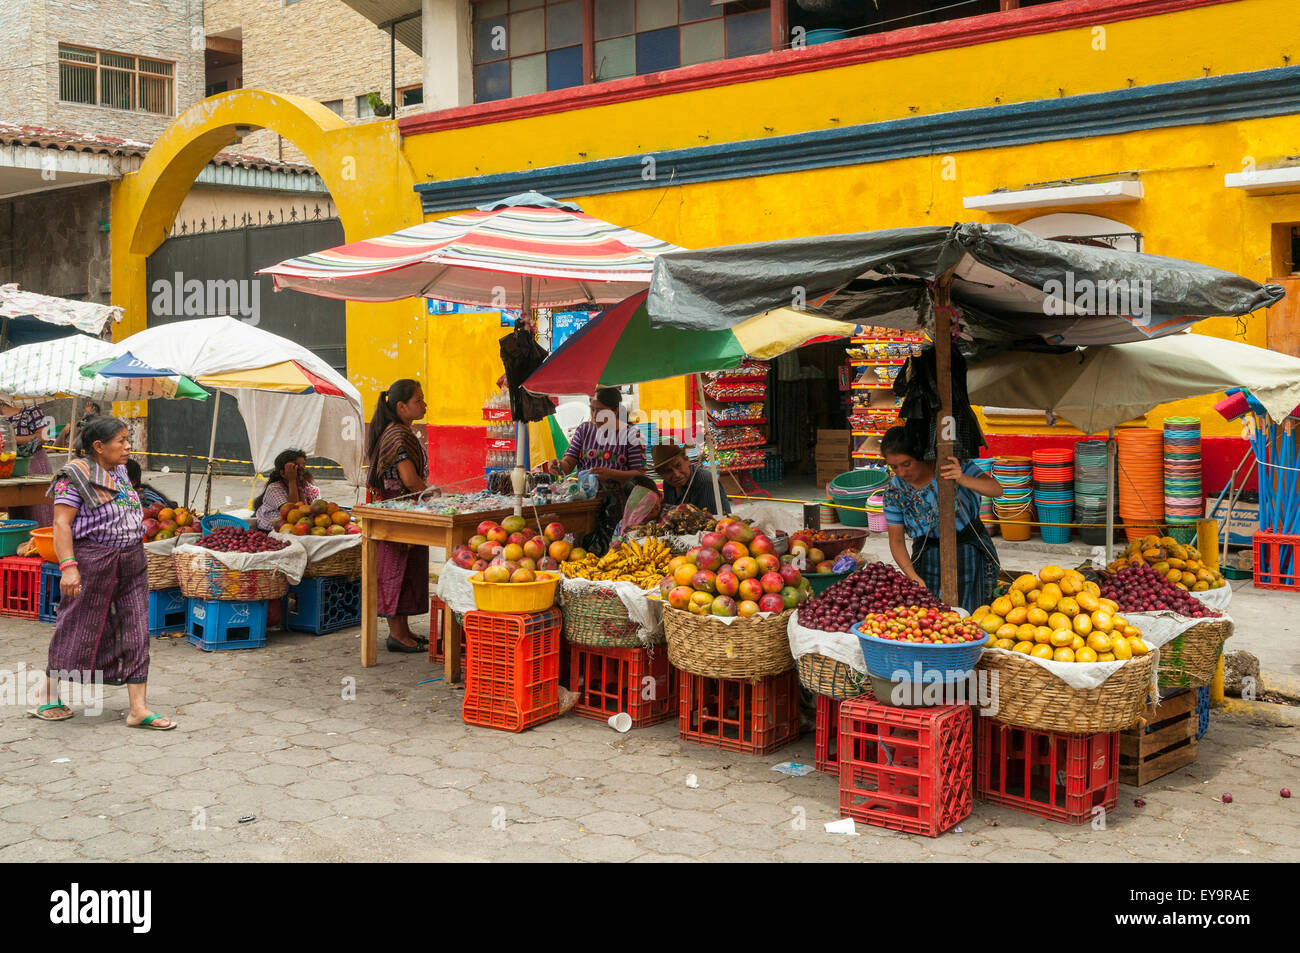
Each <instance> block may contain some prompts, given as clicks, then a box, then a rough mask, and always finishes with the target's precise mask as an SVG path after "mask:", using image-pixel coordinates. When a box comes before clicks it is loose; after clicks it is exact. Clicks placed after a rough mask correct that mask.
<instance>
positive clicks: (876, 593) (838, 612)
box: [799, 563, 946, 632]
mask: <svg viewBox="0 0 1300 953" xmlns="http://www.w3.org/2000/svg"><path fill="white" fill-rule="evenodd" d="M898 606H921V607H925V608H931V607H934V608H946V607H945V606H944V605H943V603H941V602H940V601H939V600H938V599H936V598H935V597H934V595H933V594H932V593H931V592H930V590H928V589H926V588H925V587H924V586H919V585H917V584H916V583H914V582H912V580H910V579H908V578H907V577H906V576H904V575H903V574H902V573H901V572H899V571H898V570H897V569H895V568H894V567H893V566H887V565H885V564H884V563H867V564H866V565H865V566H863V567H862V568H861V569H859V570H858V571H857V572H855V573H853V574H852V575H851V576H846V577H845V578H843V579H841V580H840V581H839V582H837V583H836V584H835V585H833V586H831V587H830V588H829V589H827V590H826V591H825V592H823V593H822V594H821V595H820V596H814V597H813V598H812V599H809V600H808V601H807V602H806V603H804V604H803V605H802V606H800V607H799V624H800V625H802V626H804V627H805V628H809V629H818V630H820V631H822V632H848V631H849V627H850V626H853V625H856V624H857V623H859V622H861V621H862V620H863V618H864V617H865V616H866V615H867V614H868V613H871V612H883V611H885V610H888V609H894V608H897V607H898Z"/></svg>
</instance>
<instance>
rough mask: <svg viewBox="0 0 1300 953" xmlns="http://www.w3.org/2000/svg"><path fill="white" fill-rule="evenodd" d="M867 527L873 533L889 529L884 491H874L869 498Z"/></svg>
mask: <svg viewBox="0 0 1300 953" xmlns="http://www.w3.org/2000/svg"><path fill="white" fill-rule="evenodd" d="M867 529H869V530H871V532H873V533H884V532H887V531H888V530H889V525H888V524H887V523H886V522H885V495H884V494H883V493H873V494H871V496H870V497H868V498H867Z"/></svg>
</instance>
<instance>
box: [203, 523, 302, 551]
mask: <svg viewBox="0 0 1300 953" xmlns="http://www.w3.org/2000/svg"><path fill="white" fill-rule="evenodd" d="M194 545H196V546H201V547H203V548H204V549H210V550H212V551H213V552H214V553H274V552H278V551H279V550H281V549H284V548H285V547H287V546H288V545H289V541H288V540H287V539H273V538H272V537H270V536H268V535H266V533H263V532H262V531H261V530H260V529H240V528H239V527H237V526H224V527H222V528H221V529H217V530H213V531H212V532H211V533H208V534H207V535H206V536H204V537H203V539H202V540H200V541H199V542H197V543H195V544H194Z"/></svg>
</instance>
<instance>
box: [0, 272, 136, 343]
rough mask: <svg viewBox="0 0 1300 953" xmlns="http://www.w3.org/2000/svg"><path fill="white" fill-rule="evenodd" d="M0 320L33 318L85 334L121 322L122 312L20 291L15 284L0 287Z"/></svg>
mask: <svg viewBox="0 0 1300 953" xmlns="http://www.w3.org/2000/svg"><path fill="white" fill-rule="evenodd" d="M0 317H3V318H35V319H36V320H37V321H44V322H45V323H46V324H62V325H71V326H72V327H74V328H76V329H77V330H78V331H83V332H85V333H86V334H100V333H102V332H103V330H104V325H105V324H107V323H108V321H109V319H110V318H111V319H112V320H113V321H121V320H122V309H121V308H119V307H117V306H116V305H109V304H95V303H94V302H92V301H70V300H68V299H67V298H53V297H50V296H49V295H41V294H36V293H35V292H31V291H19V290H18V285H16V284H12V283H11V284H7V285H0Z"/></svg>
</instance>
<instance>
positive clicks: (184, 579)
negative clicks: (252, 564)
mask: <svg viewBox="0 0 1300 953" xmlns="http://www.w3.org/2000/svg"><path fill="white" fill-rule="evenodd" d="M289 546H290V543H289V541H288V540H283V539H273V538H271V537H270V536H268V535H267V534H266V533H263V532H260V531H258V530H241V529H237V528H234V527H228V528H223V529H219V530H216V531H215V532H212V533H209V534H208V535H206V536H204V537H203V541H202V543H201V544H195V545H193V546H178V547H177V549H176V552H174V553H172V562H173V564H174V565H175V567H176V581H177V583H178V584H179V585H180V590H181V593H182V594H183V595H185V596H187V597H188V598H190V599H217V600H221V601H224V602H261V601H264V600H267V599H279V598H281V597H282V596H283V595H284V594H285V593H286V592H288V591H289V577H288V576H286V575H285V574H284V573H283V572H281V571H280V570H279V569H275V568H267V569H262V568H249V569H232V568H231V567H229V566H227V565H225V564H224V563H222V562H221V561H220V560H218V559H217V557H216V553H219V552H221V553H240V554H254V553H276V552H279V551H280V550H282V549H287V548H288V547H289ZM299 549H300V550H301V547H299ZM259 558H266V557H259Z"/></svg>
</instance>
